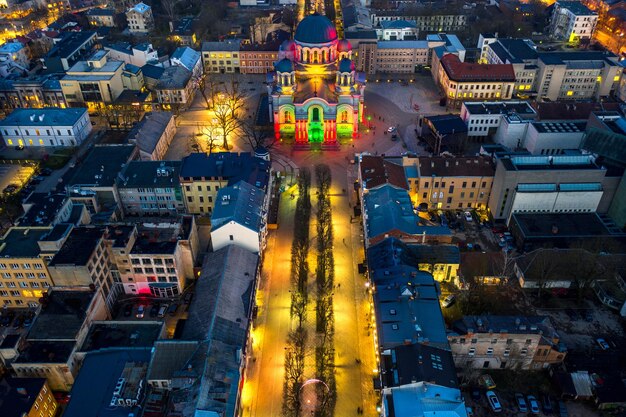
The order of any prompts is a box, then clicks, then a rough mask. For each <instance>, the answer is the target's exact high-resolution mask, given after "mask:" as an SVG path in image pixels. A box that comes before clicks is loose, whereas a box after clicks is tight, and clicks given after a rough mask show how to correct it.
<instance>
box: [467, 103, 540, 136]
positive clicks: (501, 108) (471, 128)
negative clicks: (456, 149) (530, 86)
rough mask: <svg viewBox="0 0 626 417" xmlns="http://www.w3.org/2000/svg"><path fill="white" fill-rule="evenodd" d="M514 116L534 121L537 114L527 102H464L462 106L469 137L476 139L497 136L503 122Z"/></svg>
mask: <svg viewBox="0 0 626 417" xmlns="http://www.w3.org/2000/svg"><path fill="white" fill-rule="evenodd" d="M512 116H517V118H519V119H521V120H534V119H535V117H536V116H537V113H536V112H535V110H534V109H533V108H532V107H531V105H530V104H528V102H526V101H485V102H482V103H472V102H464V103H463V105H462V106H461V119H463V121H464V122H465V123H466V124H467V136H468V137H470V138H475V139H476V138H478V139H480V138H486V137H488V136H490V135H491V136H493V135H495V134H496V133H497V132H498V131H499V128H500V126H501V125H502V123H503V121H504V120H505V119H506V118H507V117H509V118H511V117H512ZM507 146H509V145H507ZM513 147H515V146H513Z"/></svg>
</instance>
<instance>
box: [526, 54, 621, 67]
mask: <svg viewBox="0 0 626 417" xmlns="http://www.w3.org/2000/svg"><path fill="white" fill-rule="evenodd" d="M537 56H538V58H539V59H540V60H541V61H543V63H544V64H546V65H566V66H568V65H574V66H575V68H577V69H594V68H602V67H603V66H604V65H609V66H615V65H618V64H617V57H616V56H615V55H614V54H613V53H611V52H604V51H581V52H578V51H575V52H572V51H564V52H539V53H538V54H537ZM576 62H578V63H579V64H575V63H576ZM594 62H595V63H597V65H595V64H594ZM580 63H582V64H583V65H582V66H581V65H580Z"/></svg>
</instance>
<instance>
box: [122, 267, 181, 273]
mask: <svg viewBox="0 0 626 417" xmlns="http://www.w3.org/2000/svg"><path fill="white" fill-rule="evenodd" d="M166 269H167V273H168V274H175V273H176V268H133V272H134V273H135V274H155V273H156V274H165V270H166Z"/></svg>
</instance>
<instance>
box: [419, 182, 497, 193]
mask: <svg viewBox="0 0 626 417" xmlns="http://www.w3.org/2000/svg"><path fill="white" fill-rule="evenodd" d="M467 184H468V182H467V181H463V182H462V183H461V188H467ZM429 185H430V182H428V181H426V182H424V188H428V186H429ZM439 185H441V188H446V182H445V181H441V183H440V182H439V181H435V182H433V187H434V188H439ZM477 185H478V182H477V181H472V184H471V186H470V188H476V186H477ZM485 187H487V181H483V182H482V183H481V184H480V188H485ZM448 192H449V193H453V192H454V182H452V185H451V186H450V188H449V190H448Z"/></svg>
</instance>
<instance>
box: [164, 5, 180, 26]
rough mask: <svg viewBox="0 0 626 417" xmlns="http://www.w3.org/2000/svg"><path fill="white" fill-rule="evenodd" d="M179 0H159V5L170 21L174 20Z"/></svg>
mask: <svg viewBox="0 0 626 417" xmlns="http://www.w3.org/2000/svg"><path fill="white" fill-rule="evenodd" d="M178 3H180V0H161V7H163V11H164V12H165V14H166V15H167V18H168V19H169V20H170V21H174V20H176V6H177V5H178Z"/></svg>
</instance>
